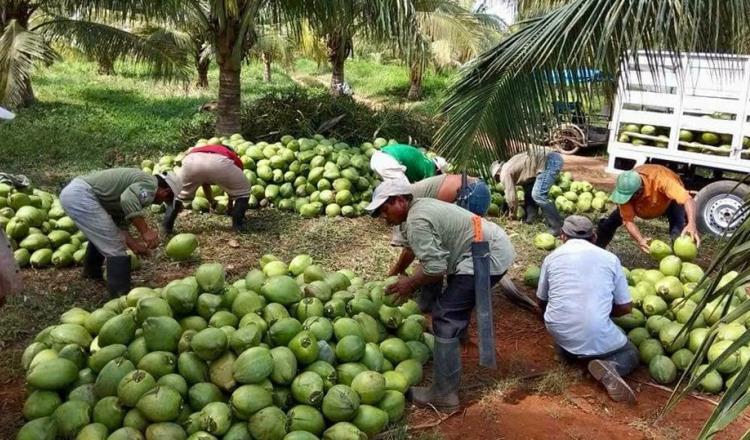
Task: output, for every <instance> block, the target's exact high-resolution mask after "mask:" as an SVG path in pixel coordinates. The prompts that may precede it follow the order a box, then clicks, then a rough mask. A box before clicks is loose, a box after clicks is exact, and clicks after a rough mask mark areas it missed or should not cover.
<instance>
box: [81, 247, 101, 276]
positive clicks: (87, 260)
mask: <svg viewBox="0 0 750 440" xmlns="http://www.w3.org/2000/svg"><path fill="white" fill-rule="evenodd" d="M103 265H104V255H102V253H101V252H99V249H97V248H96V246H94V244H93V243H91V242H90V241H89V244H88V246H87V247H86V256H85V257H84V259H83V277H84V278H88V279H90V280H101V279H104V270H103V269H102V266H103Z"/></svg>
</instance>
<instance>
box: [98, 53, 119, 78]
mask: <svg viewBox="0 0 750 440" xmlns="http://www.w3.org/2000/svg"><path fill="white" fill-rule="evenodd" d="M96 62H97V64H98V66H99V68H98V72H99V75H114V74H115V61H114V60H113V59H112V57H110V56H107V55H106V54H102V55H100V56H98V57H97V59H96Z"/></svg>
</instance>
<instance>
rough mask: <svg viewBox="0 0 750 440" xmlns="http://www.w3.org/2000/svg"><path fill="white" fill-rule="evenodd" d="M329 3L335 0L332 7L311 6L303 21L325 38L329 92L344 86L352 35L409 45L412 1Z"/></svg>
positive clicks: (342, 89)
mask: <svg viewBox="0 0 750 440" xmlns="http://www.w3.org/2000/svg"><path fill="white" fill-rule="evenodd" d="M331 3H336V4H337V5H336V7H335V8H334V9H333V10H328V9H327V8H326V9H321V10H319V11H315V10H313V11H311V14H309V15H308V16H307V21H308V23H309V25H310V27H311V28H312V30H313V33H314V34H315V35H318V36H320V37H321V38H323V39H324V40H325V45H326V48H327V57H328V61H329V63H330V64H331V93H332V94H334V95H342V94H343V93H344V92H345V90H346V78H345V71H344V63H345V61H346V59H347V58H348V57H349V56H351V55H352V51H353V49H354V37H355V35H356V36H361V37H363V38H367V39H368V40H371V41H374V42H383V43H385V42H391V43H393V44H395V45H397V46H398V47H402V48H404V47H407V46H409V44H410V43H409V41H408V39H409V38H411V36H412V35H414V33H415V27H416V22H415V10H414V9H415V8H414V3H415V2H414V1H403V0H386V1H372V0H348V1H340V0H335V1H332V2H331ZM331 12H333V13H331Z"/></svg>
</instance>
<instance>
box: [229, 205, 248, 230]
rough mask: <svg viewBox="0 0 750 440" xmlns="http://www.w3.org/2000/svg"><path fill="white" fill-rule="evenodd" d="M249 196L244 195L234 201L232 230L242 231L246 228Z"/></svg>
mask: <svg viewBox="0 0 750 440" xmlns="http://www.w3.org/2000/svg"><path fill="white" fill-rule="evenodd" d="M248 202H249V200H248V198H247V197H242V198H239V199H237V200H235V201H234V208H233V209H232V230H234V231H235V232H242V231H244V230H245V212H246V211H247V206H248Z"/></svg>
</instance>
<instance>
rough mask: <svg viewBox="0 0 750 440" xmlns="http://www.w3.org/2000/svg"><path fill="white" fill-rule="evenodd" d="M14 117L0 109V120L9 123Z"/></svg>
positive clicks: (9, 112)
mask: <svg viewBox="0 0 750 440" xmlns="http://www.w3.org/2000/svg"><path fill="white" fill-rule="evenodd" d="M15 117H16V114H15V113H13V112H11V111H8V110H6V109H4V108H2V107H0V119H5V120H7V121H10V120H11V119H13V118H15Z"/></svg>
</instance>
